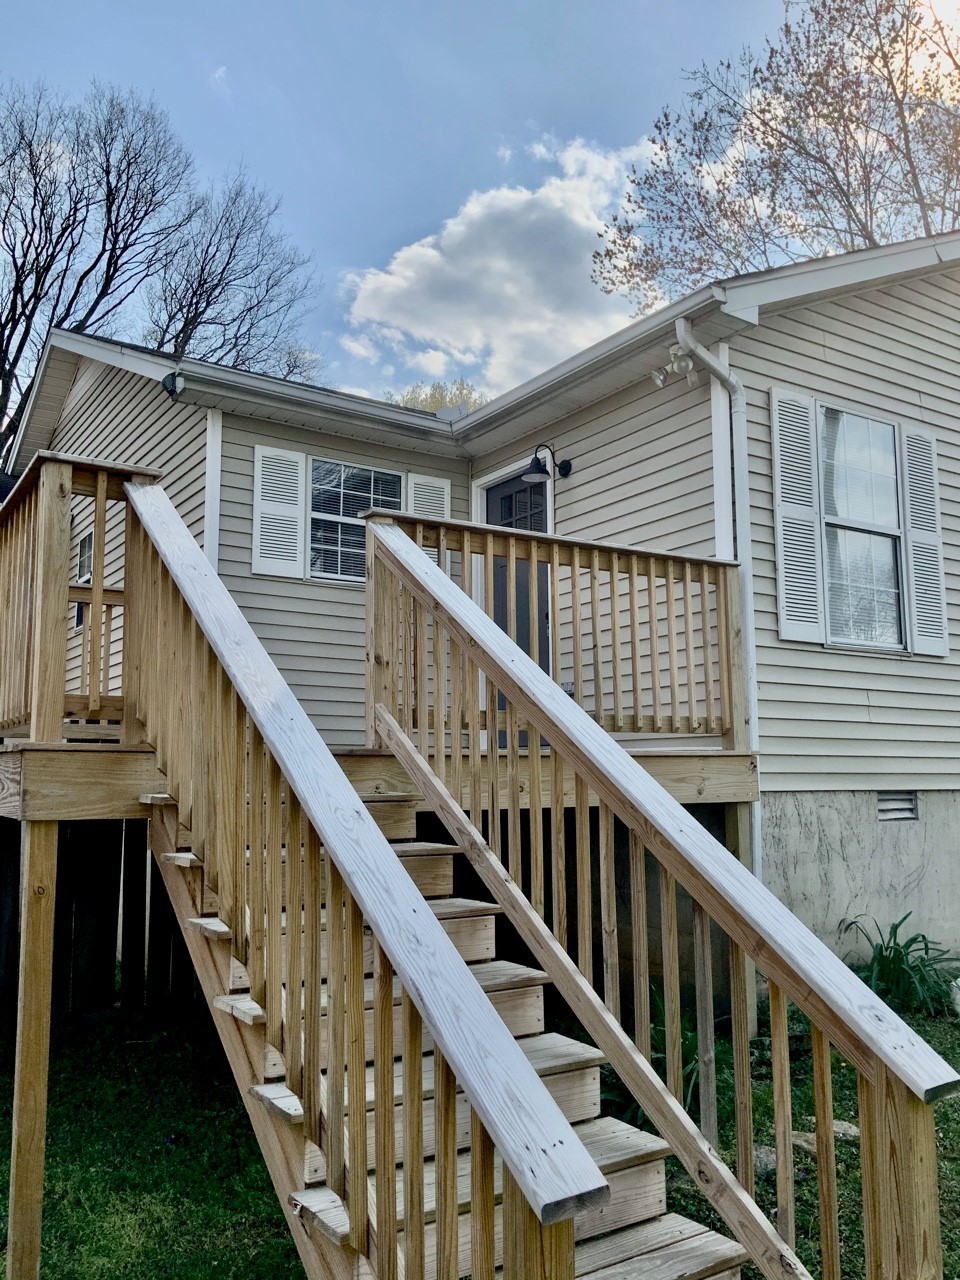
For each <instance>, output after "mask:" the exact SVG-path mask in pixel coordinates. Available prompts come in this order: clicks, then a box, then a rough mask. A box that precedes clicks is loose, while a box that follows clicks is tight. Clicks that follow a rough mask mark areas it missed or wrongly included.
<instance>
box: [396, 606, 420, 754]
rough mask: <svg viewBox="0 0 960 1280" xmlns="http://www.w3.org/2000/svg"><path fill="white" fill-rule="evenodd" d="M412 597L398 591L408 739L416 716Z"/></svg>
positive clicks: (405, 726) (404, 721) (404, 713)
mask: <svg viewBox="0 0 960 1280" xmlns="http://www.w3.org/2000/svg"><path fill="white" fill-rule="evenodd" d="M413 628H414V622H413V595H412V593H411V592H409V591H404V590H403V589H402V588H401V590H400V660H401V663H402V672H403V674H402V676H401V680H402V682H403V703H402V705H403V727H404V731H405V732H406V735H407V737H408V738H412V737H413V726H414V723H415V719H416V716H417V706H416V699H415V695H414V687H413V669H414V668H413V662H414V659H413Z"/></svg>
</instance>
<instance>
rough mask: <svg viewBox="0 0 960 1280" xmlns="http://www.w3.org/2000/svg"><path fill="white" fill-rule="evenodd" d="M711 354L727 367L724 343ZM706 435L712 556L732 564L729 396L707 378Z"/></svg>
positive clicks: (715, 381)
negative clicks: (710, 478)
mask: <svg viewBox="0 0 960 1280" xmlns="http://www.w3.org/2000/svg"><path fill="white" fill-rule="evenodd" d="M713 354H714V355H715V356H716V357H717V359H718V360H719V361H720V363H721V364H723V365H729V363H730V350H729V347H728V345H727V343H726V342H718V343H717V345H716V346H715V347H714V348H713ZM710 435H711V443H712V449H713V554H714V555H715V556H716V557H717V559H718V560H733V559H734V554H733V541H734V539H733V479H732V475H731V468H732V463H733V454H732V444H731V439H730V395H729V393H728V391H727V389H726V387H724V385H723V383H722V382H721V381H720V379H719V378H717V377H716V376H714V375H713V374H711V376H710Z"/></svg>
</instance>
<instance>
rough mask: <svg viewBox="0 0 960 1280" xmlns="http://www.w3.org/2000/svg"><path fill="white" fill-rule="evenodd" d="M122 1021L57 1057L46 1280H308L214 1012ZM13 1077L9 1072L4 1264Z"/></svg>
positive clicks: (62, 1047) (4, 1104)
mask: <svg viewBox="0 0 960 1280" xmlns="http://www.w3.org/2000/svg"><path fill="white" fill-rule="evenodd" d="M155 1025H156V1024H155V1023H153V1022H151V1023H150V1025H149V1026H148V1025H145V1024H136V1023H129V1022H119V1021H118V1022H111V1023H110V1024H109V1025H101V1026H99V1027H95V1028H91V1029H88V1030H85V1031H83V1032H77V1033H74V1034H72V1035H71V1036H70V1037H69V1038H67V1039H65V1040H64V1041H63V1042H62V1043H60V1044H59V1045H57V1046H55V1047H54V1050H53V1053H52V1056H51V1075H50V1107H49V1115H48V1126H47V1164H46V1181H45V1189H44V1198H45V1199H44V1220H43V1261H42V1265H41V1277H42V1280H54V1278H56V1280H108V1278H109V1280H155V1278H157V1277H175V1278H176V1280H209V1277H224V1280H228V1278H235V1280H241V1277H242V1278H243V1280H249V1278H250V1277H264V1278H265V1280H266V1278H269V1280H287V1278H288V1277H289V1278H290V1280H293V1278H296V1280H302V1277H303V1269H302V1267H301V1265H300V1262H299V1259H298V1257H297V1253H296V1249H295V1248H294V1245H293V1242H292V1241H291V1239H290V1236H289V1233H288V1231H287V1226H286V1223H285V1221H284V1218H283V1214H282V1212H281V1209H280V1206H279V1204H278V1202H277V1198H276V1195H275V1194H274V1191H273V1187H272V1185H271V1182H270V1179H269V1176H268V1174H267V1171H266V1168H265V1166H264V1164H263V1160H262V1158H261V1155H260V1151H259V1148H258V1147H257V1144H256V1142H255V1140H254V1137H253V1133H252V1130H251V1128H250V1124H249V1121H248V1119H247V1115H246V1111H245V1110H244V1107H243V1103H242V1102H241V1100H240V1096H239V1094H238V1093H237V1089H236V1086H235V1084H234V1083H233V1078H232V1076H231V1075H230V1072H229V1069H228V1067H227V1064H226V1061H225V1059H224V1057H223V1053H222V1051H221V1049H220V1044H219V1041H218V1040H217V1038H216V1034H215V1032H214V1031H213V1027H212V1025H211V1023H210V1021H209V1019H208V1018H207V1016H206V1014H205V1013H202V1014H201V1015H198V1016H197V1017H196V1018H195V1019H192V1020H191V1021H190V1022H189V1023H183V1024H179V1025H173V1024H170V1023H168V1024H167V1025H166V1026H165V1027H164V1029H163V1030H160V1031H158V1030H156V1029H155ZM12 1097H13V1079H12V1069H11V1068H10V1067H9V1066H8V1065H6V1064H5V1065H4V1068H3V1069H2V1071H0V1195H2V1200H0V1256H4V1255H5V1250H6V1241H7V1194H6V1193H7V1187H8V1183H9V1156H10V1112H11V1104H12Z"/></svg>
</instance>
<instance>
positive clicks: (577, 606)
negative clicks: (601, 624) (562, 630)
mask: <svg viewBox="0 0 960 1280" xmlns="http://www.w3.org/2000/svg"><path fill="white" fill-rule="evenodd" d="M570 608H571V612H572V619H571V625H572V627H573V697H574V701H575V702H576V704H577V706H578V707H582V706H583V632H582V631H581V629H580V623H581V617H580V614H581V608H582V603H581V599H580V548H579V547H578V546H574V547H571V548H570Z"/></svg>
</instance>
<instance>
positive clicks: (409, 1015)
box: [401, 991, 425, 1280]
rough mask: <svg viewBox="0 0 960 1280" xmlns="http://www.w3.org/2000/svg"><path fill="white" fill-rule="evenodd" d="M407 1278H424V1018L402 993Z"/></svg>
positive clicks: (405, 1276)
mask: <svg viewBox="0 0 960 1280" xmlns="http://www.w3.org/2000/svg"><path fill="white" fill-rule="evenodd" d="M402 1000H403V1003H402V1011H401V1017H402V1020H403V1261H404V1280H423V1275H424V1260H425V1253H424V1241H423V1234H424V1233H423V1204H424V1196H423V1105H424V1104H423V1021H422V1019H421V1017H420V1011H419V1010H418V1009H417V1006H416V1005H415V1004H414V1003H413V1001H412V1000H411V999H410V997H409V995H407V993H406V991H404V992H403V997H402Z"/></svg>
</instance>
